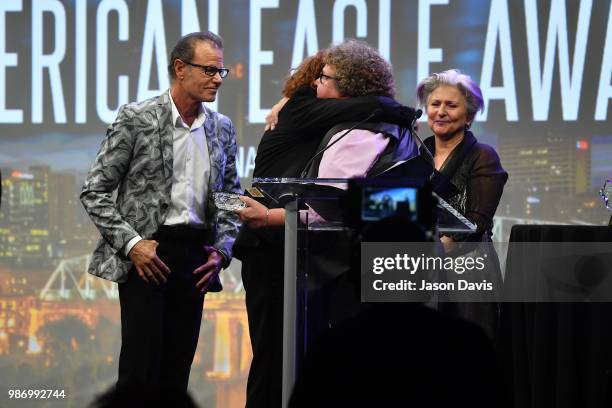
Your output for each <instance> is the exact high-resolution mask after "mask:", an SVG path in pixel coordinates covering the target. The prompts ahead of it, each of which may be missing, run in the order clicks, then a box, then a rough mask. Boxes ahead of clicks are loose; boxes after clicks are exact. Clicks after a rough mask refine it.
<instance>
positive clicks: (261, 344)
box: [234, 46, 414, 408]
mask: <svg viewBox="0 0 612 408" xmlns="http://www.w3.org/2000/svg"><path fill="white" fill-rule="evenodd" d="M338 47H339V46H338ZM338 47H334V48H332V49H331V50H330V51H331V52H333V53H335V52H336V50H341V49H343V48H342V47H340V48H338ZM333 55H335V54H333ZM328 58H329V51H319V52H318V53H317V54H315V55H313V56H312V57H309V58H307V59H306V60H304V62H303V63H302V64H301V65H300V66H299V67H298V68H297V69H296V70H295V71H294V72H293V75H291V77H290V78H289V79H288V80H287V82H286V84H285V87H284V88H283V99H281V101H280V102H279V103H278V104H277V105H276V106H275V108H274V109H273V114H272V115H270V116H269V117H270V121H271V122H270V124H269V126H268V127H267V129H266V131H265V133H264V134H263V136H262V139H261V142H260V143H259V146H258V148H257V156H256V158H255V169H254V171H253V177H299V176H300V174H301V173H302V171H303V170H304V168H305V167H306V165H307V164H308V163H309V161H310V160H311V158H312V157H313V156H314V155H315V153H316V152H317V151H318V149H319V148H320V147H319V146H320V145H321V143H322V140H323V138H324V136H325V135H326V133H328V132H329V131H330V129H332V127H334V126H335V125H337V124H338V123H343V122H350V121H352V122H353V123H355V122H359V121H362V120H364V119H366V118H367V117H368V116H369V115H371V114H372V113H373V112H374V111H379V110H380V111H381V115H380V117H376V118H375V117H372V118H371V119H373V120H374V119H375V120H384V121H386V122H390V123H393V124H396V125H400V126H404V127H408V126H409V125H410V123H411V122H412V119H413V117H414V110H413V109H411V108H408V107H405V106H402V105H400V104H399V103H397V102H396V101H395V100H394V99H393V98H392V96H393V94H394V93H393V92H390V91H389V90H390V89H393V87H392V84H393V82H392V81H388V80H387V81H386V83H387V84H391V87H380V86H378V85H376V86H372V85H371V83H377V82H381V83H382V82H385V80H384V78H388V76H390V68H387V70H388V71H389V72H388V74H387V72H385V74H384V75H383V76H381V77H378V76H377V75H376V72H375V69H376V65H371V63H368V62H367V61H364V63H363V64H362V65H363V66H364V67H365V66H370V69H371V71H368V70H365V69H364V70H363V72H362V74H363V75H364V76H366V78H370V80H365V81H361V83H362V84H364V85H360V86H359V89H360V91H359V94H350V95H346V96H344V95H341V94H338V95H331V94H328V88H329V87H330V86H334V84H333V83H331V84H330V83H328V80H329V79H328V78H326V77H324V75H326V74H329V75H331V74H330V72H328V71H326V70H325V69H324V67H325V66H326V64H327V61H328ZM334 58H339V57H334ZM357 59H361V58H357ZM357 59H356V60H355V61H354V63H357V62H358V61H357ZM381 59H382V58H381ZM330 61H331V60H330ZM334 61H335V60H334ZM338 61H339V60H338ZM351 63H353V62H351V61H350V60H349V59H348V58H347V59H346V64H351ZM338 64H345V62H340V61H339V62H338ZM344 68H345V67H344V66H339V67H337V69H338V70H339V71H340V72H342V71H341V70H342V69H344ZM347 69H349V68H348V67H347ZM347 75H358V74H357V73H356V72H355V71H351V73H350V74H347ZM387 75H388V76H387ZM391 78H392V77H391ZM347 80H348V78H347ZM355 81H358V79H355ZM347 83H348V82H347ZM348 84H349V85H348V86H353V85H351V84H350V83H348ZM365 84H367V86H366V85H365ZM323 88H325V92H323V91H324V89H323ZM320 91H321V94H319V92H320ZM326 94H327V95H326ZM353 96H354V97H353ZM396 128H397V126H396ZM396 133H397V134H399V131H397V130H396ZM395 136H397V135H395ZM390 137H391V136H390ZM382 138H383V137H382V135H380V139H381V140H382ZM366 153H368V152H366ZM363 160H365V161H371V160H372V158H371V157H370V158H367V157H365V158H363ZM368 165H369V164H368ZM245 199H246V198H245ZM247 200H248V199H247ZM249 202H250V205H255V204H259V203H257V202H255V201H249ZM259 205H260V207H258V208H257V209H261V208H263V216H262V217H260V218H259V219H260V221H261V223H260V224H257V223H256V222H248V223H246V224H244V225H243V227H242V229H241V231H240V234H239V236H238V239H237V240H236V243H235V245H234V254H235V256H236V257H237V258H238V259H240V260H241V261H242V281H243V284H244V288H245V291H246V307H247V313H248V319H249V333H250V337H251V345H252V349H253V359H252V361H251V368H250V371H249V378H248V383H247V404H246V406H247V407H249V408H253V407H266V408H268V407H278V406H281V396H282V391H281V389H282V352H281V350H282V348H283V346H282V341H283V276H284V264H283V260H284V249H283V247H284V229H283V227H282V226H281V224H282V222H278V223H276V222H274V221H273V220H271V219H270V220H269V221H272V222H270V223H269V224H268V223H267V222H266V208H265V207H263V206H262V205H261V204H259ZM247 210H249V211H251V210H252V208H249V209H247ZM277 210H281V209H275V210H274V211H275V213H276V211H277ZM243 215H245V219H246V216H247V215H248V211H247V212H246V213H245V214H243ZM260 215H261V213H260ZM274 225H276V226H274ZM263 226H267V228H256V227H263Z"/></svg>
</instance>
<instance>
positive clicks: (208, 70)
mask: <svg viewBox="0 0 612 408" xmlns="http://www.w3.org/2000/svg"><path fill="white" fill-rule="evenodd" d="M183 62H184V63H185V64H187V65H191V66H192V67H196V68H200V70H201V71H202V72H203V73H205V74H206V75H208V76H209V77H214V76H215V75H217V72H218V73H219V76H220V77H221V78H225V77H226V76H227V74H229V71H230V70H229V69H228V68H217V67H213V66H211V65H199V64H194V63H193V62H188V61H183Z"/></svg>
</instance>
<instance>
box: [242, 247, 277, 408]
mask: <svg viewBox="0 0 612 408" xmlns="http://www.w3.org/2000/svg"><path fill="white" fill-rule="evenodd" d="M283 259H284V258H283V249H282V247H280V248H274V249H273V248H270V249H269V250H267V249H263V248H249V249H248V250H245V251H244V256H243V257H242V282H243V284H244V289H245V290H246V307H247V312H248V317H249V332H250V336H251V347H252V349H253V360H252V361H251V368H250V370H249V379H248V383H247V402H246V407H247V408H260V407H261V408H276V407H280V406H281V404H282V371H283V360H282V358H283V284H284V283H283V267H284V266H283Z"/></svg>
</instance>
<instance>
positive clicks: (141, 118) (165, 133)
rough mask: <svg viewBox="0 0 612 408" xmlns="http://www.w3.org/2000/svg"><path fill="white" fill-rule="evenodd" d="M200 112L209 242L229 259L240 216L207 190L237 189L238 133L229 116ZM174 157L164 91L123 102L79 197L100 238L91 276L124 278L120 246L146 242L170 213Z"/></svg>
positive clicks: (127, 261) (126, 263) (126, 262)
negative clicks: (207, 171)
mask: <svg viewBox="0 0 612 408" xmlns="http://www.w3.org/2000/svg"><path fill="white" fill-rule="evenodd" d="M205 110H206V121H205V123H204V128H205V133H206V142H207V145H208V152H209V155H210V179H209V183H208V198H207V204H206V220H207V225H206V227H207V228H208V229H209V231H213V234H212V235H213V237H214V240H213V246H214V247H215V248H217V249H218V250H220V251H221V252H222V253H223V254H224V255H225V256H226V259H227V260H230V259H231V257H232V245H233V243H234V239H235V238H236V234H237V232H238V228H239V227H240V220H239V218H238V217H237V216H236V215H235V214H233V213H228V212H222V211H219V212H217V211H216V208H215V206H214V204H213V200H212V193H213V192H215V191H226V192H233V193H240V180H239V179H238V175H237V173H236V138H235V130H234V125H233V124H232V121H231V120H230V119H229V118H227V117H226V116H223V115H221V114H219V113H217V112H214V111H212V110H210V109H208V108H205ZM172 154H173V150H172V108H171V104H170V98H169V97H168V92H164V93H163V94H162V95H160V96H158V97H155V98H151V99H148V100H146V101H144V102H137V103H130V104H127V105H124V106H122V107H121V109H120V110H119V113H118V115H117V119H116V120H115V122H114V123H113V124H111V125H110V126H109V127H108V129H107V131H106V138H105V139H104V141H103V142H102V146H101V148H100V151H99V152H98V155H97V156H96V159H95V161H94V163H93V165H92V167H91V169H90V171H89V174H88V175H87V180H86V181H85V185H84V186H83V191H82V192H81V202H82V203H83V205H84V206H85V209H86V210H87V212H88V213H89V216H90V217H91V219H92V221H93V222H94V224H95V225H96V227H97V228H98V230H99V231H100V233H101V235H102V238H101V239H100V241H99V242H98V245H97V247H96V249H95V250H94V253H93V258H92V261H91V264H90V265H89V272H90V273H91V274H93V275H96V276H99V277H101V278H104V279H108V280H111V281H115V282H124V281H125V280H126V279H127V276H128V272H129V270H130V268H131V267H132V263H131V261H130V259H129V258H128V257H126V256H125V255H124V254H123V251H122V249H123V248H124V246H125V245H126V244H127V243H128V242H129V241H130V239H132V238H133V237H135V236H136V235H137V234H140V236H142V237H143V238H144V239H150V238H151V236H152V235H153V234H154V233H155V232H156V231H157V229H158V227H159V226H160V225H162V224H163V223H164V221H165V219H166V216H167V214H168V210H169V208H170V193H171V190H172ZM115 191H116V198H115V196H114V192H115ZM225 266H227V265H225Z"/></svg>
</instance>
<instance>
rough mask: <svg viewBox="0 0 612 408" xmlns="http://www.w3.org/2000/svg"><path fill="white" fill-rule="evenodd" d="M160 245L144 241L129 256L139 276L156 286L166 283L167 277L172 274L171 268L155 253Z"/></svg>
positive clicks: (139, 242)
mask: <svg viewBox="0 0 612 408" xmlns="http://www.w3.org/2000/svg"><path fill="white" fill-rule="evenodd" d="M158 245H159V242H157V241H151V240H147V239H143V240H140V241H138V242H137V243H136V245H134V247H133V248H132V249H131V250H130V253H129V254H128V256H129V257H130V259H131V260H132V263H133V264H134V267H135V268H136V271H137V272H138V276H140V277H141V278H142V279H143V280H144V281H145V282H149V283H150V282H154V283H155V284H156V285H160V284H161V283H166V281H167V276H168V275H169V274H170V268H168V267H167V266H166V264H165V263H163V262H162V260H161V259H159V257H158V256H157V253H156V252H155V248H157V246H158Z"/></svg>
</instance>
